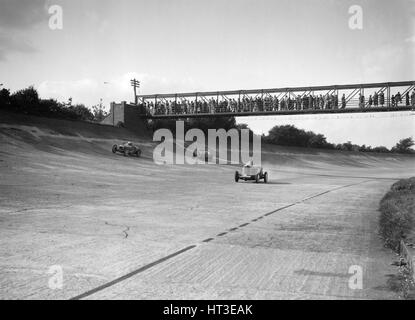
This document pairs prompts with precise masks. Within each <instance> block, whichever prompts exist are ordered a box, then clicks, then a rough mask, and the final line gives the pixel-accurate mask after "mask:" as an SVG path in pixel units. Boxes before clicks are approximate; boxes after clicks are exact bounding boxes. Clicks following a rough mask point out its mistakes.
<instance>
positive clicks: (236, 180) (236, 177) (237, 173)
mask: <svg viewBox="0 0 415 320" xmlns="http://www.w3.org/2000/svg"><path fill="white" fill-rule="evenodd" d="M238 181H239V172H238V171H235V182H238Z"/></svg>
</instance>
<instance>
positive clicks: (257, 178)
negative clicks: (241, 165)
mask: <svg viewBox="0 0 415 320" xmlns="http://www.w3.org/2000/svg"><path fill="white" fill-rule="evenodd" d="M258 182H259V173H257V174H256V175H255V183H258Z"/></svg>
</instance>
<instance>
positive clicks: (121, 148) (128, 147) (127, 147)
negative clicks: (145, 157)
mask: <svg viewBox="0 0 415 320" xmlns="http://www.w3.org/2000/svg"><path fill="white" fill-rule="evenodd" d="M117 152H119V153H122V154H124V156H127V155H129V156H133V155H135V156H137V157H140V156H141V149H140V148H139V147H138V146H136V145H134V144H133V143H132V142H130V141H129V142H125V143H122V144H118V145H117V144H114V145H113V146H112V153H117Z"/></svg>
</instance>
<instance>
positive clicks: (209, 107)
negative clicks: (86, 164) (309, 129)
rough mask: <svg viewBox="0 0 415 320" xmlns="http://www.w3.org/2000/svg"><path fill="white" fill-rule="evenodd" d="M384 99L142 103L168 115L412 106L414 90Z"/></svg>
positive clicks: (155, 112)
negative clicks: (403, 95) (410, 92)
mask: <svg viewBox="0 0 415 320" xmlns="http://www.w3.org/2000/svg"><path fill="white" fill-rule="evenodd" d="M387 100H388V99H387V98H385V93H384V92H383V91H382V92H379V93H378V92H375V93H374V94H373V95H370V96H369V98H368V99H367V100H366V99H365V96H364V95H362V94H360V95H359V97H358V99H357V100H356V99H351V100H347V98H346V96H345V94H343V95H342V96H341V97H340V99H339V96H338V95H337V94H336V93H331V94H325V95H322V94H320V95H314V94H304V95H302V96H301V95H297V96H295V97H294V96H287V95H286V96H284V97H281V98H278V97H277V96H272V95H267V96H263V97H248V96H245V97H243V98H241V99H235V98H230V99H226V98H223V99H221V100H219V99H218V98H216V99H215V98H210V99H203V98H201V97H199V100H187V99H175V100H172V101H169V100H159V101H157V102H156V103H155V102H153V101H145V102H144V104H143V106H144V107H145V108H146V110H147V112H149V113H150V114H153V115H169V114H199V113H204V114H212V113H242V112H270V111H285V110H310V109H311V110H332V109H344V108H346V106H351V107H356V106H358V107H359V108H371V107H384V106H389V104H388V102H390V106H392V107H397V106H398V105H399V106H401V105H405V106H412V107H415V90H414V91H412V94H411V95H410V94H409V92H407V93H406V94H405V97H402V95H401V94H400V93H399V92H398V93H397V94H396V95H392V96H391V98H390V101H387Z"/></svg>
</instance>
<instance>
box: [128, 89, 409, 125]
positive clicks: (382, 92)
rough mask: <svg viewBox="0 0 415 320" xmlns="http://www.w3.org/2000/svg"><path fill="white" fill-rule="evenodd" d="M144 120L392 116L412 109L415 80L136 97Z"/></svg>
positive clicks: (136, 102)
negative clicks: (391, 114)
mask: <svg viewBox="0 0 415 320" xmlns="http://www.w3.org/2000/svg"><path fill="white" fill-rule="evenodd" d="M135 104H136V105H138V106H140V110H142V117H143V118H152V119H170V118H171V119H174V118H176V119H178V118H202V117H224V116H234V117H244V116H264V115H274V116H275V115H296V114H299V115H301V114H332V113H364V112H396V111H411V110H414V109H415V81H400V82H382V83H365V84H346V85H331V86H311V87H287V88H273V89H255V90H233V91H232V90H231V91H209V92H190V93H172V94H152V95H135Z"/></svg>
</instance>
